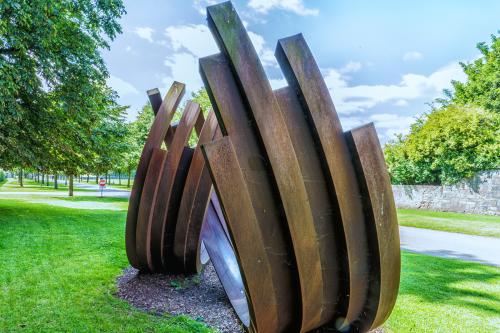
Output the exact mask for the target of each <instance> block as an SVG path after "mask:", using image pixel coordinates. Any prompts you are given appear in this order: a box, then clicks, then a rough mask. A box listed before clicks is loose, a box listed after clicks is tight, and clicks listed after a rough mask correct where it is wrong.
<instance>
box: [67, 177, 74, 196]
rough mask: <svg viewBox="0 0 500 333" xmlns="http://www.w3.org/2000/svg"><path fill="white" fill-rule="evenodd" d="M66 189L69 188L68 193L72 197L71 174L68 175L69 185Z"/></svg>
mask: <svg viewBox="0 0 500 333" xmlns="http://www.w3.org/2000/svg"><path fill="white" fill-rule="evenodd" d="M68 189H69V193H68V195H69V196H70V197H72V196H73V175H69V186H68Z"/></svg>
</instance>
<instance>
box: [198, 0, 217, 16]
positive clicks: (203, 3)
mask: <svg viewBox="0 0 500 333" xmlns="http://www.w3.org/2000/svg"><path fill="white" fill-rule="evenodd" d="M219 2H220V0H194V3H193V7H194V8H195V9H196V11H197V12H198V13H200V14H201V15H206V14H207V6H212V5H215V4H217V3H219Z"/></svg>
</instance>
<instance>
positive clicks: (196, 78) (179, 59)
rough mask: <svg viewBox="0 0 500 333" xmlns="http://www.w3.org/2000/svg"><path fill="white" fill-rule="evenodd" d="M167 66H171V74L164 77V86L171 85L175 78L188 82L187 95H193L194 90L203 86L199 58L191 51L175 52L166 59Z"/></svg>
mask: <svg viewBox="0 0 500 333" xmlns="http://www.w3.org/2000/svg"><path fill="white" fill-rule="evenodd" d="M165 66H167V67H168V68H170V76H168V77H165V78H163V79H162V82H163V84H164V86H165V87H166V88H167V90H168V88H169V87H170V85H171V84H172V82H173V81H174V80H176V81H179V82H182V83H184V84H186V92H187V93H186V96H188V97H189V96H191V92H192V91H196V90H198V89H199V88H200V87H202V86H203V81H202V80H201V77H200V74H199V73H198V58H197V57H196V56H194V55H192V54H190V53H187V52H181V53H175V54H173V55H172V56H170V57H168V58H167V59H165Z"/></svg>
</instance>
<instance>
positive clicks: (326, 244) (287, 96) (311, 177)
mask: <svg viewBox="0 0 500 333" xmlns="http://www.w3.org/2000/svg"><path fill="white" fill-rule="evenodd" d="M274 94H275V95H276V98H277V100H278V103H279V105H280V108H281V110H282V112H283V118H284V119H285V122H286V124H287V127H288V132H289V133H290V138H291V140H292V143H293V146H294V148H295V151H296V152H297V159H298V161H299V165H300V170H301V173H302V178H303V179H304V183H305V185H306V190H307V194H308V198H309V202H310V205H311V209H312V212H313V218H314V226H315V228H316V233H317V235H318V238H317V239H316V246H317V247H318V249H319V252H320V261H321V274H322V278H323V299H318V300H316V302H318V303H320V302H321V301H322V302H323V303H322V304H321V306H322V312H321V320H320V321H319V322H318V325H320V324H323V323H326V322H328V321H329V320H331V318H332V316H333V315H334V314H335V311H336V310H338V305H339V303H340V294H339V291H340V285H341V284H345V282H343V281H345V275H343V274H342V272H341V269H340V268H341V267H342V264H340V263H339V261H340V262H342V261H343V260H344V259H343V256H344V253H345V247H344V244H345V242H343V241H341V242H339V241H337V239H339V238H340V239H341V240H343V235H341V233H342V229H341V228H338V227H337V225H336V223H335V222H336V221H338V216H337V214H336V213H337V212H336V206H335V205H333V204H332V200H331V197H330V193H329V189H328V182H327V180H326V178H325V176H324V175H323V170H322V166H321V159H320V156H319V154H318V152H319V151H320V148H319V147H318V144H316V142H315V141H314V138H313V135H312V131H311V130H310V128H309V124H308V123H307V120H306V118H305V116H304V112H303V109H302V107H301V105H300V103H299V100H298V99H297V95H296V94H295V92H294V91H293V90H292V89H291V88H290V87H285V88H282V89H279V90H277V91H275V92H274ZM339 229H340V230H339ZM335 236H337V239H336V237H335ZM339 236H340V237H339ZM299 250H300V249H299ZM342 268H343V267H342ZM344 289H345V288H344ZM343 291H345V290H343Z"/></svg>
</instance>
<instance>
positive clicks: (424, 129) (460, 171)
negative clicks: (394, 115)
mask: <svg viewBox="0 0 500 333" xmlns="http://www.w3.org/2000/svg"><path fill="white" fill-rule="evenodd" d="M384 152H385V156H386V161H387V166H388V168H389V172H390V174H391V177H392V181H393V183H395V184H453V183H456V182H458V181H460V180H461V179H464V178H469V177H472V176H473V175H474V174H475V173H476V172H478V171H484V170H492V169H499V168H500V114H498V113H494V112H488V111H484V110H482V109H479V108H476V107H466V106H456V105H448V106H446V107H444V108H441V109H437V110H434V111H432V112H431V113H430V114H428V115H427V116H425V118H422V119H420V120H419V121H417V123H415V124H414V125H413V126H412V127H411V131H410V134H408V135H407V136H405V137H399V138H398V139H397V140H396V141H393V142H389V143H388V144H386V146H385V149H384Z"/></svg>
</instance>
